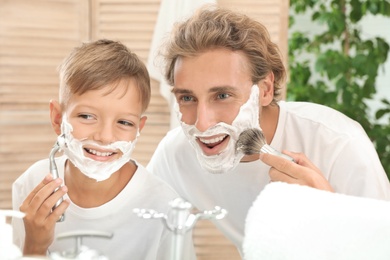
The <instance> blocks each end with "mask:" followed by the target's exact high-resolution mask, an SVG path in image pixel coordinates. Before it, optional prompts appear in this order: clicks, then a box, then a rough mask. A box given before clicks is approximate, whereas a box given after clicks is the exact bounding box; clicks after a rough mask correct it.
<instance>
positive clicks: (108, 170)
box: [58, 114, 139, 181]
mask: <svg viewBox="0 0 390 260" xmlns="http://www.w3.org/2000/svg"><path fill="white" fill-rule="evenodd" d="M72 131H73V127H72V125H71V124H70V123H69V122H68V121H67V117H66V114H64V115H63V117H62V124H61V132H62V134H61V135H60V136H59V137H58V138H59V139H62V140H60V141H59V144H60V147H61V149H62V150H63V151H64V154H65V155H66V156H67V157H68V158H69V160H70V161H71V162H72V163H73V164H74V165H75V166H76V167H77V168H78V169H79V170H80V171H81V172H82V173H83V174H85V175H86V176H87V177H89V178H92V179H95V180H96V181H103V180H106V179H108V178H109V177H110V176H111V175H112V174H113V173H114V172H116V171H117V170H119V169H120V168H121V167H122V166H123V165H124V164H125V163H127V162H129V161H130V158H131V153H132V151H133V150H134V147H135V144H136V142H137V137H138V136H139V131H138V132H137V136H136V138H135V139H134V140H133V141H131V142H126V141H118V142H114V143H111V144H109V145H101V144H98V143H97V142H95V141H92V140H87V139H86V138H85V139H81V140H78V139H76V138H74V137H73V135H72ZM85 146H88V147H89V148H91V147H96V149H100V150H103V151H120V152H121V153H122V154H121V156H120V157H119V158H117V159H115V160H112V161H104V162H103V161H96V160H93V159H91V158H88V157H86V156H85V154H84V153H85V152H86V151H85V150H84V147H85ZM93 153H97V154H98V152H97V151H93ZM98 155H103V154H98Z"/></svg>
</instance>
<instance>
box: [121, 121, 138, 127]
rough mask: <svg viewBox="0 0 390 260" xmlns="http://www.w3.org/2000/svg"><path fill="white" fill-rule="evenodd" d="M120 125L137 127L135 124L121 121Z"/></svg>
mask: <svg viewBox="0 0 390 260" xmlns="http://www.w3.org/2000/svg"><path fill="white" fill-rule="evenodd" d="M118 123H119V124H121V125H124V126H135V124H134V123H133V122H129V121H125V120H119V121H118Z"/></svg>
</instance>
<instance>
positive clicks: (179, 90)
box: [171, 86, 237, 94]
mask: <svg viewBox="0 0 390 260" xmlns="http://www.w3.org/2000/svg"><path fill="white" fill-rule="evenodd" d="M235 91H237V89H236V88H234V87H230V86H216V87H212V88H210V89H209V91H208V92H209V93H215V92H235ZM171 92H172V93H173V94H193V93H194V92H193V91H192V90H188V89H183V88H172V90H171Z"/></svg>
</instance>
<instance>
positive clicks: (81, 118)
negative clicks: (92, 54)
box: [63, 79, 146, 162]
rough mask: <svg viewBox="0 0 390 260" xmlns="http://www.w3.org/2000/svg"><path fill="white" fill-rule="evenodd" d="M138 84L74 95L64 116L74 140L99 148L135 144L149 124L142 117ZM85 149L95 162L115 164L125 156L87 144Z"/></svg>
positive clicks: (126, 81) (131, 83)
mask: <svg viewBox="0 0 390 260" xmlns="http://www.w3.org/2000/svg"><path fill="white" fill-rule="evenodd" d="M135 84H136V83H135V81H134V80H133V79H131V80H122V81H120V83H118V84H117V86H116V87H115V85H116V83H115V84H113V85H109V86H107V87H105V88H104V89H101V90H91V91H87V92H86V93H84V94H82V95H72V96H71V97H70V99H69V102H68V105H67V107H66V110H65V111H63V112H65V113H66V115H67V118H68V122H69V123H70V124H71V125H72V128H73V132H72V135H73V137H74V138H76V139H78V140H88V141H94V142H95V143H97V144H98V145H109V144H112V143H114V142H117V141H127V142H128V141H133V140H134V139H135V138H136V137H137V133H138V131H141V129H142V128H143V126H144V124H145V121H146V117H141V115H142V112H143V111H142V105H141V99H140V97H139V93H138V89H137V87H136V85H135ZM109 90H112V91H110V92H109ZM108 92H109V93H108ZM107 93H108V94H107ZM83 148H84V155H85V156H86V157H88V158H91V159H93V160H95V161H102V162H105V161H112V160H115V159H118V158H119V157H120V156H121V155H122V153H121V151H119V150H117V151H108V150H103V149H102V148H100V147H96V146H93V145H88V144H87V145H85V147H83Z"/></svg>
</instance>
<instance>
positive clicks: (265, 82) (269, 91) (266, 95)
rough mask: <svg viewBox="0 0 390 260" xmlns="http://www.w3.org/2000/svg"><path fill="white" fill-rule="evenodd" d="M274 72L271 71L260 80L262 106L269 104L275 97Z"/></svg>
mask: <svg viewBox="0 0 390 260" xmlns="http://www.w3.org/2000/svg"><path fill="white" fill-rule="evenodd" d="M274 79H275V76H274V73H273V72H272V71H271V72H270V73H268V75H267V76H266V77H265V78H264V79H262V80H260V81H259V82H258V86H259V89H260V97H259V99H260V100H259V102H260V105H261V106H263V107H264V106H268V105H269V104H271V103H272V101H273V99H274Z"/></svg>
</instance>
